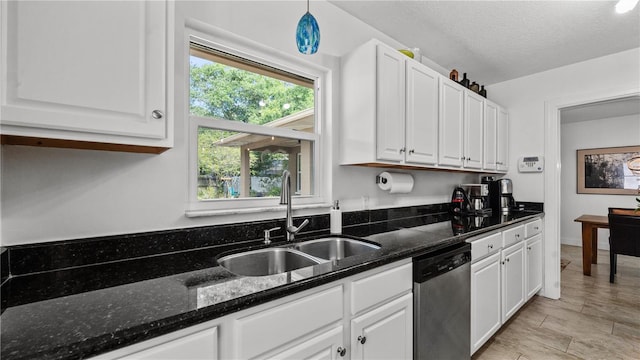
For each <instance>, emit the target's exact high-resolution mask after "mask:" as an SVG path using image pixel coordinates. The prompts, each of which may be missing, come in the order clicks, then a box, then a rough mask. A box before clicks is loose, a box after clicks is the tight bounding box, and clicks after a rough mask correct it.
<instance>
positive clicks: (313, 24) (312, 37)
mask: <svg viewBox="0 0 640 360" xmlns="http://www.w3.org/2000/svg"><path fill="white" fill-rule="evenodd" d="M296 43H297V44H298V51H300V52H301V53H303V54H307V55H311V54H315V53H316V52H317V51H318V46H320V27H319V26H318V22H317V21H316V18H314V17H313V15H311V13H310V12H309V0H307V12H306V13H305V14H304V15H302V17H301V18H300V21H298V28H297V29H296Z"/></svg>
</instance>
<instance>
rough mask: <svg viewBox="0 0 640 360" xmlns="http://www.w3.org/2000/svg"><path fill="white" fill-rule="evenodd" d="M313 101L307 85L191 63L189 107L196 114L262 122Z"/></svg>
mask: <svg viewBox="0 0 640 360" xmlns="http://www.w3.org/2000/svg"><path fill="white" fill-rule="evenodd" d="M261 102H262V103H263V104H264V106H260V104H261ZM285 104H289V105H288V108H286V106H285ZM313 104H314V92H313V89H311V88H307V87H303V86H297V85H294V84H291V83H287V82H284V81H281V80H277V79H274V78H269V77H266V76H263V75H260V74H256V73H252V72H249V71H245V70H241V69H236V68H232V67H229V66H226V65H222V64H216V63H208V64H204V65H201V66H197V65H195V64H191V90H190V109H191V113H192V114H195V115H198V116H210V117H217V118H220V119H227V120H233V121H242V122H245V123H251V124H259V125H263V124H266V123H268V122H271V121H273V120H277V119H280V118H282V117H284V116H287V115H290V114H293V113H296V112H298V111H300V110H304V109H308V108H311V107H313Z"/></svg>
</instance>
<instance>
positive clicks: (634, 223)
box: [609, 208, 640, 283]
mask: <svg viewBox="0 0 640 360" xmlns="http://www.w3.org/2000/svg"><path fill="white" fill-rule="evenodd" d="M609 248H610V249H609V254H610V255H609V256H610V263H611V265H610V268H609V282H610V283H613V281H614V276H615V274H616V272H617V270H618V269H617V267H618V266H617V265H618V264H617V262H618V258H617V255H618V254H621V255H629V256H639V257H640V211H638V212H635V211H634V210H633V209H622V208H609Z"/></svg>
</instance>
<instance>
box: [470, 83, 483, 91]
mask: <svg viewBox="0 0 640 360" xmlns="http://www.w3.org/2000/svg"><path fill="white" fill-rule="evenodd" d="M469 90H471V91H473V92H475V93H477V92H479V91H480V84H478V83H477V82H475V81H474V82H472V83H471V86H469Z"/></svg>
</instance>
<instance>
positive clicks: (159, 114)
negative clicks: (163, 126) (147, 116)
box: [151, 110, 164, 120]
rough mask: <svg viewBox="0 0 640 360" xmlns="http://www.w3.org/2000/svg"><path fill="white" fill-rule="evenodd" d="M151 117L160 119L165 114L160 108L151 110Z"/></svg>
mask: <svg viewBox="0 0 640 360" xmlns="http://www.w3.org/2000/svg"><path fill="white" fill-rule="evenodd" d="M151 117H152V118H154V119H156V120H158V119H162V118H163V117H164V114H163V113H162V111H160V110H153V111H152V112H151Z"/></svg>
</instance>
